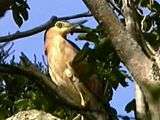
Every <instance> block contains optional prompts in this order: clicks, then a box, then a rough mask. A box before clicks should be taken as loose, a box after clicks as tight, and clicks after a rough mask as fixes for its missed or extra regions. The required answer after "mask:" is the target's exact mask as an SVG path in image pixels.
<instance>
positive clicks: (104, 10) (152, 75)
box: [83, 0, 160, 120]
mask: <svg viewBox="0 0 160 120" xmlns="http://www.w3.org/2000/svg"><path fill="white" fill-rule="evenodd" d="M125 1H127V0H125ZM83 2H84V3H85V4H86V6H87V7H88V8H89V10H90V11H91V13H92V14H93V15H94V17H95V19H96V20H97V21H98V23H99V24H100V25H101V27H102V28H103V29H104V33H105V34H106V37H108V36H109V38H110V40H111V42H112V45H113V47H114V48H115V50H116V52H117V54H118V55H119V57H120V58H121V60H122V62H123V63H124V64H125V65H126V66H127V68H128V70H129V71H130V73H131V74H132V76H133V77H134V79H135V80H136V82H137V84H138V86H139V88H140V90H141V92H142V94H143V95H144V96H143V99H144V100H142V99H141V102H142V101H143V103H142V104H143V105H145V109H146V110H145V114H144V115H143V113H138V114H137V117H138V118H139V119H143V120H144V118H145V119H149V120H151V119H152V120H159V119H160V112H159V111H160V96H159V92H160V74H159V73H160V64H159V63H160V61H159V55H158V54H155V55H154V56H153V57H154V60H152V59H150V58H149V57H148V56H147V55H146V54H145V53H144V51H143V48H142V47H143V46H140V44H139V42H138V41H139V40H140V41H142V39H143V38H141V37H138V36H139V33H138V32H139V31H135V30H133V28H136V26H135V21H134V20H131V19H132V18H131V19H130V18H129V19H128V20H127V17H131V16H129V15H130V14H126V16H125V18H126V23H127V24H126V26H127V27H128V28H127V27H125V26H124V25H122V24H121V23H120V22H119V21H118V19H117V18H116V16H115V14H114V13H113V11H112V9H111V8H110V6H109V3H108V2H107V0H83ZM130 2H131V1H130ZM123 4H125V3H124V2H123ZM126 12H130V11H126ZM132 12H133V11H132ZM133 31H134V33H133V34H132V32H133ZM137 35H138V36H137ZM142 42H143V41H142ZM137 100H138V99H137ZM138 102H139V101H138ZM137 107H139V106H137ZM137 112H139V111H137Z"/></svg>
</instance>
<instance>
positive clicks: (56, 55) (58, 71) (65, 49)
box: [44, 20, 98, 106]
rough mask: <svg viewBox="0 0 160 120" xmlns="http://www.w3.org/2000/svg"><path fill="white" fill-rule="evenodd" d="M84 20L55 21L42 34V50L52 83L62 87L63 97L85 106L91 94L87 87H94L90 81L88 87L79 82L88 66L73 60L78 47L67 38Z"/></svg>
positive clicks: (94, 77) (93, 76)
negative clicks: (71, 21)
mask: <svg viewBox="0 0 160 120" xmlns="http://www.w3.org/2000/svg"><path fill="white" fill-rule="evenodd" d="M85 22H86V20H81V21H78V22H76V23H70V22H68V21H57V22H56V23H55V25H54V26H53V27H50V28H48V29H47V30H46V31H45V34H44V42H45V43H44V52H45V55H46V56H47V61H48V66H49V74H50V77H51V79H52V81H53V82H54V84H56V85H57V86H58V87H59V88H61V89H63V92H64V94H65V96H66V97H65V99H68V101H70V103H72V104H74V105H75V104H76V105H78V106H79V105H80V106H86V104H88V103H89V99H90V96H92V94H88V93H90V92H89V91H90V90H88V88H93V89H94V85H93V84H92V83H94V82H92V83H90V85H91V86H88V87H84V86H83V84H81V82H80V80H81V79H82V78H83V79H84V77H81V76H85V75H86V73H87V72H86V71H87V70H88V69H87V68H88V66H87V64H81V63H78V62H77V61H78V60H77V59H76V62H75V61H74V58H75V57H76V58H77V54H78V53H79V51H80V49H79V48H78V47H77V45H75V44H74V43H73V42H71V41H70V40H68V39H67V35H68V34H69V33H72V32H73V31H74V30H75V29H76V28H77V27H78V26H80V25H82V24H84V23H85ZM90 78H91V79H93V81H94V80H95V79H96V76H95V75H94V74H93V75H92V76H91V77H90ZM95 86H97V84H95ZM97 93H98V92H97ZM92 101H94V100H92ZM92 106H94V105H92Z"/></svg>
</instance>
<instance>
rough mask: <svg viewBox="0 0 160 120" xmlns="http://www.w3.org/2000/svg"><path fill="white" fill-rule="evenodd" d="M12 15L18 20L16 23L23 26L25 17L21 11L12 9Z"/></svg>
mask: <svg viewBox="0 0 160 120" xmlns="http://www.w3.org/2000/svg"><path fill="white" fill-rule="evenodd" d="M12 15H13V18H14V21H15V22H16V24H17V25H18V26H19V27H21V25H22V23H23V19H22V17H21V16H20V13H19V11H17V10H16V9H15V10H12Z"/></svg>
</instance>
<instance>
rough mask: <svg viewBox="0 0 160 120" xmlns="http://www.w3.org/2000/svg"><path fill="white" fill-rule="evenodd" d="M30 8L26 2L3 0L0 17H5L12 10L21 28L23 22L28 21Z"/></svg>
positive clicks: (22, 0) (0, 6)
mask: <svg viewBox="0 0 160 120" xmlns="http://www.w3.org/2000/svg"><path fill="white" fill-rule="evenodd" d="M28 9H30V8H29V6H28V4H27V1H26V0H1V1H0V17H2V16H4V15H5V13H6V11H7V10H12V15H13V19H14V21H15V23H16V24H17V25H18V26H19V27H20V26H21V25H22V24H23V21H26V20H28Z"/></svg>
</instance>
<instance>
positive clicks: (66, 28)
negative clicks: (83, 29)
mask: <svg viewBox="0 0 160 120" xmlns="http://www.w3.org/2000/svg"><path fill="white" fill-rule="evenodd" d="M85 22H86V20H81V21H78V22H76V23H69V22H67V21H57V22H56V23H55V25H54V30H55V31H56V32H58V33H59V34H61V35H62V36H64V35H66V34H68V33H70V32H72V31H74V29H75V28H77V27H78V26H80V25H82V24H84V23H85Z"/></svg>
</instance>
